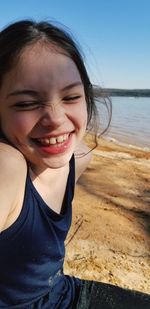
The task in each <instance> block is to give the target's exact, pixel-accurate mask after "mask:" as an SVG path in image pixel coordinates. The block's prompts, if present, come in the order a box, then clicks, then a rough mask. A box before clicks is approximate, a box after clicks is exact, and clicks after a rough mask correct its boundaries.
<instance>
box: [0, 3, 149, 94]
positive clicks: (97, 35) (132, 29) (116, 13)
mask: <svg viewBox="0 0 150 309" xmlns="http://www.w3.org/2000/svg"><path fill="white" fill-rule="evenodd" d="M25 18H34V19H36V20H41V19H44V20H49V21H58V22H60V23H63V24H64V25H66V26H67V27H68V28H69V29H70V30H71V32H72V33H73V35H74V37H75V38H76V39H77V41H78V42H79V43H80V45H81V47H82V50H83V52H84V54H85V58H86V66H87V68H88V71H89V74H90V77H91V80H92V82H93V83H95V84H100V85H101V86H103V87H113V88H114V87H118V88H150V1H149V0H74V1H71V0H40V1H39V0H23V1H21V0H13V1H11V0H10V1H8V0H5V1H1V3H0V29H2V28H3V27H5V26H6V25H8V24H9V23H11V22H14V21H17V20H19V19H25Z"/></svg>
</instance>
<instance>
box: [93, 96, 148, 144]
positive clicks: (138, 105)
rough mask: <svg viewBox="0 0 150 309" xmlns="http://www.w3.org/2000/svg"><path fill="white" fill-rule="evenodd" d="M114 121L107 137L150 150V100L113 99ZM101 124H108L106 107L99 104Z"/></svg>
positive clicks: (132, 98)
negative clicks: (105, 116) (105, 117)
mask: <svg viewBox="0 0 150 309" xmlns="http://www.w3.org/2000/svg"><path fill="white" fill-rule="evenodd" d="M111 100H112V121H111V125H110V128H109V130H108V132H107V134H106V136H108V137H110V138H114V139H115V140H117V141H119V142H121V143H125V144H130V145H134V146H138V147H142V148H145V149H147V148H148V149H150V98H141V97H140V98H134V97H112V98H111ZM97 106H98V109H99V113H100V119H101V122H103V124H104V122H106V119H105V120H104V117H102V115H104V114H105V115H106V110H105V111H104V106H101V104H99V103H97Z"/></svg>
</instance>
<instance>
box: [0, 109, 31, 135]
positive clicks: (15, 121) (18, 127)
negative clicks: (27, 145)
mask: <svg viewBox="0 0 150 309" xmlns="http://www.w3.org/2000/svg"><path fill="white" fill-rule="evenodd" d="M2 129H3V131H4V133H5V134H7V135H8V136H14V135H15V136H24V135H27V134H28V133H29V132H30V130H31V129H32V122H31V120H30V119H29V118H28V117H24V116H22V115H19V113H18V114H17V115H16V114H15V115H10V117H8V118H7V121H4V123H3V124H2Z"/></svg>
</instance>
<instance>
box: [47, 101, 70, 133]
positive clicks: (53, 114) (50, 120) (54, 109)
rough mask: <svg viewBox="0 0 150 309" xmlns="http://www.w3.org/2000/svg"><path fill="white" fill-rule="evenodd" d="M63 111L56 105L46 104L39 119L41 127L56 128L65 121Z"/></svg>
mask: <svg viewBox="0 0 150 309" xmlns="http://www.w3.org/2000/svg"><path fill="white" fill-rule="evenodd" d="M65 117H66V115H65V110H64V108H63V107H62V106H60V105H56V104H47V105H46V106H45V108H44V112H43V115H42V117H41V124H42V126H43V127H52V128H55V127H58V126H60V125H62V123H64V121H65Z"/></svg>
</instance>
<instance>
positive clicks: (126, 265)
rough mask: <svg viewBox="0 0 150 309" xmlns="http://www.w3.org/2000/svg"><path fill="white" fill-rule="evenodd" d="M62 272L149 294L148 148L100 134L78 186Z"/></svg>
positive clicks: (149, 159) (149, 202)
mask: <svg viewBox="0 0 150 309" xmlns="http://www.w3.org/2000/svg"><path fill="white" fill-rule="evenodd" d="M65 273H67V274H70V275H74V276H77V277H80V278H84V279H94V280H97V281H101V282H107V283H112V284H115V285H118V286H121V287H126V288H130V289H135V290H139V291H142V292H146V293H149V294H150V152H146V151H142V150H140V149H136V148H130V147H129V148H128V147H125V146H119V145H117V144H115V143H114V142H111V141H107V140H105V139H102V138H101V139H100V141H99V146H98V148H96V150H94V151H93V159H92V161H91V163H90V165H89V167H88V168H87V170H86V171H85V172H84V174H83V175H82V176H81V178H80V179H79V182H78V184H77V187H76V192H75V200H74V203H73V224H72V227H71V230H70V232H69V235H68V237H67V240H66V260H65Z"/></svg>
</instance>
